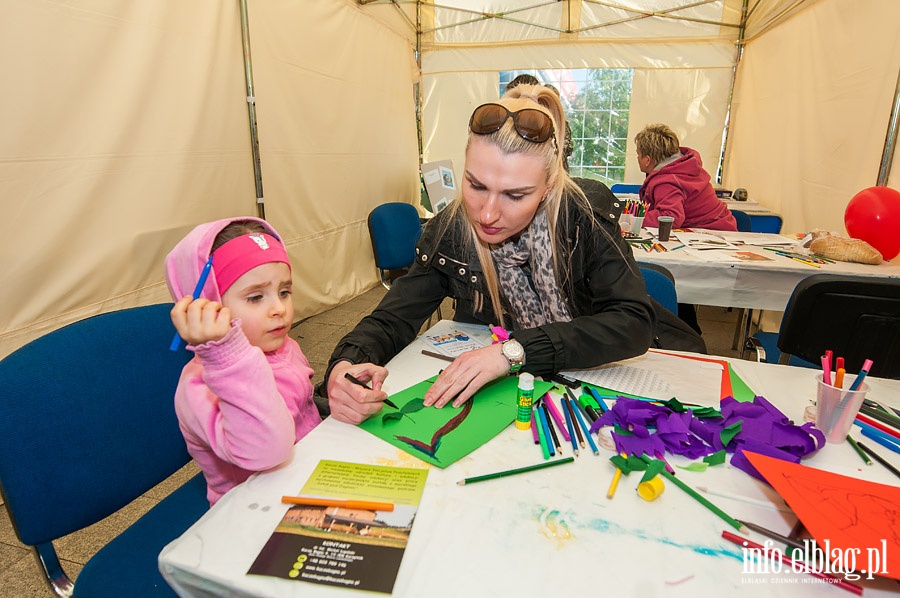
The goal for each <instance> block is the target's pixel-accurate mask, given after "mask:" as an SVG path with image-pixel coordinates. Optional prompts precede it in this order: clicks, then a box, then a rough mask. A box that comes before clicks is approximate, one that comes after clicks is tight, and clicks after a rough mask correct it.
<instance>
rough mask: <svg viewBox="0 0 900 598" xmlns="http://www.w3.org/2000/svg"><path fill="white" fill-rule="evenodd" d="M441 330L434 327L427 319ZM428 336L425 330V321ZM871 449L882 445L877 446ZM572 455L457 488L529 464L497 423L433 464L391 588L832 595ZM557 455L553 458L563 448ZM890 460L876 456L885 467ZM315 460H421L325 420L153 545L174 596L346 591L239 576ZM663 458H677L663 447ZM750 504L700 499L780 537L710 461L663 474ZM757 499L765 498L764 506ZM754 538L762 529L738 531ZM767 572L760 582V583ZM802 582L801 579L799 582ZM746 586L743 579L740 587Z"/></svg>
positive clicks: (798, 385) (417, 595)
mask: <svg viewBox="0 0 900 598" xmlns="http://www.w3.org/2000/svg"><path fill="white" fill-rule="evenodd" d="M448 325H450V324H449V323H448V322H446V321H442V322H440V323H438V324H437V325H436V326H435V329H436V328H437V327H440V326H445V327H446V326H448ZM433 330H434V329H433ZM422 348H424V345H423V344H420V343H419V342H414V343H413V344H412V345H410V346H409V347H407V348H406V349H405V350H404V351H403V352H402V353H401V354H400V355H398V356H397V357H396V358H395V359H394V360H392V361H391V363H390V364H389V369H390V370H391V375H390V377H389V378H388V381H387V385H386V388H387V389H388V390H390V391H397V390H400V389H402V388H405V387H407V386H409V385H411V384H413V383H416V382H418V381H420V380H422V379H423V378H425V377H427V376H428V375H431V374H433V373H435V372H436V371H437V370H438V369H440V368H441V367H443V362H441V361H439V360H436V359H434V358H430V357H426V356H423V355H421V353H420V350H421V349H422ZM733 364H734V368H735V370H736V371H737V372H738V373H739V374H740V375H741V376H742V378H743V379H744V380H745V381H746V382H747V383H748V384H749V385H750V386H751V388H753V389H754V390H756V391H757V392H758V393H760V394H763V395H765V396H766V397H767V398H769V400H771V401H772V402H773V403H775V404H777V405H779V406H780V407H781V408H782V409H783V411H784V412H785V413H786V414H787V415H788V416H789V417H791V418H793V419H794V420H795V421H800V420H802V417H803V413H804V409H805V407H807V405H808V403H809V401H810V400H811V399H812V398H813V397H814V395H815V390H814V388H815V387H814V384H813V374H814V372H813V371H812V370H806V369H800V368H792V367H789V366H780V365H770V364H756V363H750V362H744V361H738V360H736V361H733ZM867 381H868V382H869V384H870V386H871V390H870V397H872V398H877V399H878V400H882V401H883V402H886V403H889V404H890V403H891V401H892V400H893V401H894V403H893V404H894V405H895V406H896V405H897V401H898V399H897V397H898V396H900V382H897V381H888V380H880V379H873V378H869V379H867ZM879 452H880V453H887V452H888V451H887V450H882V451H879ZM587 453H588V454H587V455H585V454H584V453H582V456H580V457H579V458H577V459H576V461H575V462H574V463H572V464H568V465H561V466H559V467H553V468H550V469H545V470H543V471H541V472H533V473H531V474H525V475H518V476H512V477H507V478H502V479H500V480H493V481H489V482H483V483H479V484H473V485H467V486H459V485H457V481H459V480H460V479H462V478H465V477H470V476H474V475H479V474H483V473H488V472H493V471H499V470H505V469H510V468H513V467H518V466H522V465H526V464H531V463H536V462H539V461H540V460H541V459H540V457H539V454H540V453H539V451H538V450H537V449H536V447H535V446H534V444H533V441H532V438H531V434H530V433H528V432H522V431H519V430H516V429H515V427H514V426H510V427H509V428H507V429H505V430H504V431H503V432H501V433H500V435H498V436H497V437H495V438H494V439H493V440H491V441H489V442H488V443H487V444H485V445H484V446H482V447H480V448H479V449H477V450H476V451H474V452H473V453H471V454H470V455H468V456H467V457H465V458H463V459H461V460H460V461H458V462H456V463H454V464H452V465H450V466H449V467H447V468H446V469H443V470H442V469H437V468H433V467H432V468H430V471H429V474H428V480H427V484H426V487H425V491H424V494H423V496H422V502H421V504H420V508H419V511H418V514H417V516H416V521H415V525H414V527H413V531H412V535H411V538H410V542H409V545H408V547H407V549H406V552H405V554H404V557H403V561H402V565H401V567H400V571H399V575H398V577H397V582H396V585H395V587H394V592H393V595H394V596H398V597H404V598H405V597H409V598H421V597H426V596H427V597H429V598H441V597H447V598H451V597H452V598H458V597H460V596H466V597H471V598H480V597H487V596H491V597H505V596H515V597H517V598H528V597H536V598H538V597H539V598H546V597H547V596H586V595H588V593H589V594H590V595H596V594H598V593H602V594H605V595H609V596H641V597H642V598H646V597H652V596H666V597H668V596H686V597H690V598H697V597H698V596H711V595H716V596H723V595H729V596H730V595H752V596H761V595H766V596H785V597H787V596H790V597H791V598H796V597H806V596H809V597H819V596H828V595H831V596H843V595H848V594H845V593H844V592H843V591H842V590H840V589H838V588H832V587H826V586H824V585H822V584H820V583H810V580H814V578H811V577H809V576H805V575H803V574H793V573H783V574H778V575H774V574H772V575H765V576H763V577H765V578H766V580H764V583H759V579H758V578H759V577H760V575H761V574H756V575H755V576H754V575H748V574H742V563H741V561H740V560H739V559H738V558H736V557H735V556H734V555H735V554H740V550H739V549H738V547H736V546H735V545H733V544H731V543H729V542H726V541H725V540H723V539H721V533H722V531H723V530H724V529H728V530H729V531H733V530H731V529H730V528H728V527H727V525H726V524H725V523H724V522H723V521H722V520H720V519H719V518H718V517H716V516H715V515H713V514H711V513H710V512H709V511H707V510H706V509H704V508H703V507H702V506H700V505H699V504H698V503H697V502H695V501H694V500H693V499H691V498H689V497H688V496H687V495H686V494H685V493H683V492H681V491H680V490H679V489H678V488H676V487H675V486H674V485H672V484H667V488H666V490H665V492H664V493H663V495H662V496H661V497H660V498H658V499H657V500H655V501H653V502H646V501H644V500H642V499H640V498H639V497H638V496H637V495H636V493H635V488H636V486H637V483H638V481H639V476H638V475H637V474H632V475H631V476H628V477H624V476H623V477H622V479H621V481H620V483H619V487H618V491H617V493H616V495H615V497H614V499H613V500H609V499H607V498H606V491H607V488H608V486H609V483H610V480H611V478H612V474H613V471H614V469H613V467H612V465H611V464H610V463H609V462H608V458H609V457H610V456H611V455H612V452H610V451H603V452H602V453H601V456H599V457H598V456H594V455H592V454H590V451H587ZM570 454H571V453H570V452H569V451H567V452H566V455H570ZM895 457H896V456H895V455H892V454H889V455H888V456H887V458H888V459H890V460H891V461H892V462H893V463H895V464H896V465H898V466H900V459H897V458H895ZM320 459H334V460H341V461H351V462H357V463H373V464H381V465H390V466H403V467H428V466H427V465H425V464H424V463H423V462H422V461H420V460H418V459H416V458H415V457H412V456H410V455H408V454H407V453H404V452H402V451H400V450H399V449H397V448H395V447H393V446H392V445H389V444H388V443H386V442H383V441H382V440H380V439H378V438H377V437H375V436H373V435H371V434H369V433H367V432H365V431H363V430H360V429H359V428H356V427H354V426H350V425H346V424H342V423H339V422H337V421H335V420H333V419H330V418H329V419H327V420H326V421H325V422H323V423H322V424H321V425H320V426H319V427H317V428H316V429H315V430H313V432H311V433H310V434H309V435H308V436H307V437H306V438H304V439H303V440H302V441H300V442H299V443H298V444H297V446H296V447H295V450H294V455H293V457H292V458H291V460H290V462H289V463H287V464H286V465H284V466H282V467H280V468H278V469H277V470H273V471H269V472H265V473H262V474H257V475H255V476H253V477H251V478H250V479H249V480H247V481H246V482H245V483H244V484H241V485H240V486H238V487H236V488H235V489H234V490H232V491H231V492H229V493H228V494H226V495H225V496H224V497H223V498H222V499H221V500H220V501H219V502H218V504H216V505H215V507H214V508H212V509H211V510H210V511H209V512H208V513H207V514H206V515H205V516H204V517H203V518H202V519H200V520H199V521H198V522H197V523H196V524H195V525H193V526H192V527H191V528H190V529H189V530H188V531H187V532H185V534H184V535H183V536H181V537H180V538H179V539H177V540H175V541H174V542H172V543H171V544H169V545H168V546H167V547H166V548H165V549H164V550H163V552H162V553H161V554H160V558H159V562H160V568H161V570H162V572H163V575H164V576H165V578H166V579H167V580H168V581H169V583H170V584H171V585H172V586H173V587H174V588H175V589H176V591H177V592H178V593H179V595H180V596H195V597H196V596H203V597H207V596H208V597H213V596H215V597H221V596H232V597H243V596H273V597H274V596H278V597H296V598H301V597H302V598H317V597H324V598H329V597H331V598H350V597H351V596H354V594H353V590H347V589H342V588H335V587H330V586H324V585H317V584H310V583H306V582H302V581H294V580H286V579H280V578H274V577H264V576H251V575H246V571H247V569H248V568H249V566H250V564H251V563H252V562H253V560H254V559H255V558H256V556H257V555H258V553H259V551H260V549H261V548H262V546H263V545H264V544H265V542H266V541H267V540H268V538H269V536H270V535H271V533H272V531H273V530H274V528H275V526H276V524H277V523H278V521H279V520H280V519H281V517H282V515H283V514H284V512H285V510H286V506H284V505H282V504H281V503H280V497H281V496H282V495H283V494H286V493H296V492H297V491H298V490H299V489H300V488H301V487H302V486H303V484H304V482H305V481H306V480H307V478H308V477H309V475H310V474H311V472H312V471H313V469H314V468H315V466H316V464H317V463H318V462H319V460H320ZM670 461H671V462H672V463H674V464H678V463H680V461H679V459H678V458H677V457H672V458H671V459H670ZM805 463H807V464H808V465H811V466H813V467H819V468H823V469H828V470H831V471H834V472H837V473H842V474H845V475H853V476H857V477H859V478H863V479H867V480H871V481H875V482H879V483H887V484H895V485H896V484H897V483H898V480H897V479H896V478H894V477H893V476H892V475H891V474H890V473H889V472H888V471H887V470H886V469H884V468H883V467H881V466H877V465H876V466H872V467H865V466H862V462H861V461H860V460H859V458H858V456H857V455H856V454H855V453H853V451H852V450H851V448H850V447H849V446H847V445H828V446H826V447H825V448H823V449H822V450H821V451H820V452H819V453H818V454H816V455H815V456H814V457H812V458H809V459H807V460H806V461H805ZM678 475H679V476H680V477H681V479H683V480H684V481H685V482H686V483H688V484H691V485H693V486H695V487H696V486H697V485H701V484H705V485H707V486H709V487H711V488H720V489H725V490H727V491H728V492H731V493H738V494H741V495H745V496H747V497H751V499H752V500H757V501H762V503H764V504H763V505H762V506H761V505H760V504H757V503H752V502H748V501H745V500H735V499H727V498H718V497H715V496H710V499H711V500H713V502H714V503H715V504H717V505H718V506H719V507H721V508H722V509H724V510H726V511H727V512H728V513H729V514H730V515H731V516H733V517H736V518H739V519H747V520H750V521H753V522H755V523H757V524H759V525H763V526H765V527H768V528H769V529H772V530H774V531H777V532H780V533H782V534H784V535H787V533H788V531H789V529H790V527H791V526H792V524H793V523H794V518H793V516H792V515H790V514H785V513H783V512H782V511H779V510H777V509H776V508H775V507H774V505H775V503H774V502H773V499H774V500H778V498H777V495H775V494H774V491H772V490H771V489H770V488H769V487H767V486H765V485H763V484H761V483H759V482H758V481H756V480H755V479H753V478H751V477H750V476H748V475H747V474H745V473H743V472H741V471H740V470H737V469H735V468H732V467H731V466H730V465H722V466H718V467H713V468H710V469H709V470H708V471H707V472H704V473H692V472H683V473H682V472H681V471H680V470H679V474H678ZM765 505H772V506H765ZM750 538H751V539H752V540H754V541H757V542H759V543H763V542H764V541H765V540H766V538H764V537H762V536H759V535H757V534H751V535H750ZM770 578H771V579H770ZM815 581H817V580H815ZM754 582H755V583H754ZM860 583H862V584H863V585H864V586H865V588H866V593H865V595H866V596H888V595H893V596H896V592H897V590H898V588H900V586H898V584H897V583H896V582H894V581H891V580H878V579H876V580H873V581H863V582H860Z"/></svg>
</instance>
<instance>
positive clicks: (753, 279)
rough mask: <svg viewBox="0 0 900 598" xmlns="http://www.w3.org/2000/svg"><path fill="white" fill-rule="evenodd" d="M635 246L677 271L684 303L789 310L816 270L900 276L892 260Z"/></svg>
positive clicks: (645, 257)
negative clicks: (756, 257) (724, 257)
mask: <svg viewBox="0 0 900 598" xmlns="http://www.w3.org/2000/svg"><path fill="white" fill-rule="evenodd" d="M652 230H653V231H654V232H655V229H652ZM714 232H715V234H716V235H719V236H722V237H724V238H725V239H726V240H729V239H733V238H745V237H753V236H756V235H755V234H754V233H731V232H726V231H714ZM677 234H678V233H677V232H675V233H674V235H676V236H677ZM771 236H772V235H765V237H771ZM670 245H672V246H673V247H674V246H677V245H678V244H677V243H674V244H673V243H670ZM632 249H633V253H634V258H635V259H636V260H638V261H640V262H650V263H653V264H658V265H660V266H663V267H665V268H667V269H668V270H669V271H670V272H671V273H672V275H673V276H674V277H675V290H676V292H677V293H678V301H679V302H680V303H694V304H700V305H717V306H720V307H744V308H751V309H766V310H774V311H784V308H785V306H786V305H787V302H788V299H789V298H790V296H791V293H792V292H793V290H794V287H795V286H797V283H798V282H800V281H801V280H803V279H804V278H806V277H807V276H812V275H813V274H844V275H851V276H877V277H883V278H900V266H896V265H894V264H891V263H889V262H882V263H881V264H879V265H877V266H872V265H868V264H854V263H850V262H835V263H833V264H822V266H821V267H820V268H815V267H813V266H809V265H807V264H803V263H800V262H796V261H794V260H792V259H790V258H787V257H782V256H779V255H777V254H775V253H774V252H772V251H766V250H764V249H762V247H761V246H748V247H746V249H747V250H748V251H753V252H755V253H759V254H764V255H765V256H766V257H771V258H773V259H772V260H771V261H759V262H715V261H707V260H704V259H702V258H699V257H696V256H694V255H690V254H688V253H687V252H685V251H683V250H682V249H676V250H674V251H665V252H656V251H650V252H647V251H644V250H643V249H641V248H640V247H639V246H636V245H635V246H633V247H632ZM710 251H717V250H710Z"/></svg>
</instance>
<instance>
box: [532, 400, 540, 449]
mask: <svg viewBox="0 0 900 598" xmlns="http://www.w3.org/2000/svg"><path fill="white" fill-rule="evenodd" d="M536 416H537V414H536V413H535V412H534V405H532V407H531V435H532V436H534V443H535V444H540V443H541V437H540V436H539V435H538V423H537V417H536Z"/></svg>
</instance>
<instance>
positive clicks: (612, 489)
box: [606, 453, 628, 498]
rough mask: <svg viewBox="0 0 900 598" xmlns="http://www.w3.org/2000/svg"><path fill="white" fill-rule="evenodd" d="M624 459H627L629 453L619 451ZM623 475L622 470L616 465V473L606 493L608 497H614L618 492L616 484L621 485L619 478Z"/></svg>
mask: <svg viewBox="0 0 900 598" xmlns="http://www.w3.org/2000/svg"><path fill="white" fill-rule="evenodd" d="M619 454H620V455H621V456H622V458H623V459H627V458H628V455H626V454H625V453H619ZM621 477H622V470H621V469H619V468H618V467H616V473H615V475H613V479H612V483H611V484H610V485H609V491H608V492H607V493H606V498H612V497H613V495H614V494H615V493H616V486H618V485H619V478H621Z"/></svg>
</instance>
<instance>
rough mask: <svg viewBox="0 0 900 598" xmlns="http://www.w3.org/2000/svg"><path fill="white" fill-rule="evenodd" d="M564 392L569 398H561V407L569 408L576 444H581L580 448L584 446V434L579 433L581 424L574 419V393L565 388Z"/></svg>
mask: <svg viewBox="0 0 900 598" xmlns="http://www.w3.org/2000/svg"><path fill="white" fill-rule="evenodd" d="M566 393H568V395H569V400H568V401H566V400H565V399H562V402H563V407H565V408H566V409H568V410H569V418H570V419H571V420H572V427H573V428H574V429H575V436H577V437H578V444H579V445H581V448H584V436H583V435H582V434H581V426H579V425H578V421H577V420H576V419H575V406H574V405H572V403H574V402H575V395H573V394H572V391H570V390H569V389H566Z"/></svg>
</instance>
